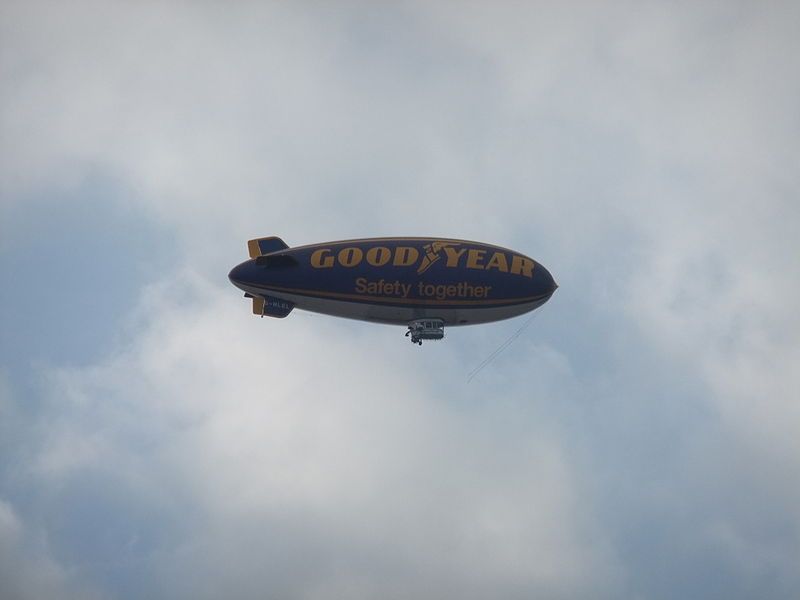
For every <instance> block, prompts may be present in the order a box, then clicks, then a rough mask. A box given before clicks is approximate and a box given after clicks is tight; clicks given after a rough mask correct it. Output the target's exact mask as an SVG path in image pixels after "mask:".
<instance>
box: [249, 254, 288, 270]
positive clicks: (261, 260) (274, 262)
mask: <svg viewBox="0 0 800 600" xmlns="http://www.w3.org/2000/svg"><path fill="white" fill-rule="evenodd" d="M256 264H257V265H258V266H259V267H294V266H296V265H297V259H296V258H295V257H294V256H290V255H288V254H268V255H267V256H259V257H258V258H256Z"/></svg>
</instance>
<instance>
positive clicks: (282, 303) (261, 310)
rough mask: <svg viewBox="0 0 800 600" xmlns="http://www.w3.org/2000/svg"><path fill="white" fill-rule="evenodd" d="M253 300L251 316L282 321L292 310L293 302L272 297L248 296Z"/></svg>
mask: <svg viewBox="0 0 800 600" xmlns="http://www.w3.org/2000/svg"><path fill="white" fill-rule="evenodd" d="M246 295H247V296H250V294H246ZM250 297H251V298H252V299H253V314H254V315H261V316H262V317H264V316H266V317H277V318H278V319H283V318H284V317H285V316H287V315H288V314H289V313H290V312H292V309H293V308H294V302H289V301H288V300H281V299H280V298H273V297H272V296H250Z"/></svg>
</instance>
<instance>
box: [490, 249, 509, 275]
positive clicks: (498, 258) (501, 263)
mask: <svg viewBox="0 0 800 600" xmlns="http://www.w3.org/2000/svg"><path fill="white" fill-rule="evenodd" d="M489 269H498V270H499V271H502V272H503V273H508V261H507V260H506V255H505V254H504V253H503V252H495V253H494V254H492V258H490V259H489V262H488V263H486V270H487V271H488V270H489Z"/></svg>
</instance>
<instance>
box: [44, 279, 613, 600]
mask: <svg viewBox="0 0 800 600" xmlns="http://www.w3.org/2000/svg"><path fill="white" fill-rule="evenodd" d="M228 291H229V290H227V289H220V288H218V287H215V286H213V285H210V284H209V283H208V282H205V281H204V280H202V279H201V278H198V277H197V276H196V275H193V274H191V273H187V274H186V275H185V277H182V278H180V279H178V280H177V281H176V282H174V283H172V284H169V285H165V286H161V287H159V288H157V289H153V290H151V291H150V293H149V294H148V298H147V300H146V304H149V308H148V310H147V311H146V314H147V317H146V318H147V323H145V324H144V325H143V328H142V329H141V332H140V335H139V336H137V340H136V342H135V344H134V346H133V347H131V348H130V349H129V350H127V351H125V352H123V353H121V354H119V355H118V356H115V357H113V358H111V359H109V360H108V361H106V362H105V363H103V364H100V365H97V366H94V367H90V368H87V369H78V370H74V369H70V370H61V371H59V372H57V373H55V374H54V375H53V379H52V380H51V383H50V389H51V392H50V399H49V402H50V403H51V406H52V409H51V411H50V414H51V415H54V414H55V415H57V416H51V419H50V420H49V423H48V424H47V426H46V427H44V428H43V430H42V431H41V432H40V436H39V437H37V439H36V446H37V450H38V451H37V457H36V460H35V461H32V464H31V468H32V473H30V475H31V476H32V477H34V478H35V479H36V486H37V487H39V486H40V487H41V489H44V490H48V493H47V496H48V499H47V501H46V503H45V504H46V505H45V506H43V507H41V509H42V510H44V511H45V512H46V513H50V514H51V517H50V518H51V519H53V520H55V521H56V522H62V521H63V522H64V525H63V529H62V531H61V536H60V538H61V539H59V540H57V542H56V548H55V554H56V555H57V556H58V557H59V559H60V560H61V561H63V562H65V564H68V565H70V566H72V567H78V566H81V567H83V568H84V569H88V570H90V571H99V572H100V573H102V574H103V577H102V578H103V579H104V580H106V581H109V585H110V586H111V587H112V589H113V588H115V587H117V586H119V585H120V580H121V579H122V578H124V577H125V572H126V571H129V570H131V569H134V570H135V569H136V565H137V564H139V563H145V564H147V565H149V567H150V568H153V569H155V570H156V571H157V572H158V576H157V578H156V581H155V582H153V583H152V584H150V585H152V586H153V589H152V590H150V591H151V592H152V591H153V590H158V589H168V590H171V592H170V595H177V596H183V595H187V596H188V595H192V596H201V597H215V596H217V595H218V594H220V593H223V591H225V590H228V593H229V594H233V595H234V596H235V597H248V596H249V595H251V594H254V593H256V590H259V589H265V590H270V593H275V594H277V595H281V596H290V597H306V596H309V597H314V596H317V595H321V594H329V593H330V592H331V590H333V591H338V592H339V593H342V594H345V595H349V596H353V597H362V596H371V595H373V594H375V593H378V592H380V591H383V592H384V593H387V594H388V595H390V596H398V597H399V596H404V595H406V594H407V593H409V592H412V591H415V592H416V593H418V594H421V595H445V596H450V595H455V594H457V595H461V596H466V597H479V596H483V595H485V594H486V593H488V592H489V590H494V591H497V590H501V591H503V590H504V591H505V592H506V593H507V594H508V595H516V594H521V595H522V594H527V593H528V592H530V591H532V590H539V591H541V592H542V593H545V594H554V595H565V594H566V595H575V594H580V595H583V594H585V593H588V591H589V590H596V589H597V588H598V586H600V587H601V588H604V587H606V586H608V585H611V584H613V583H614V579H615V578H616V577H617V573H616V570H615V567H614V564H613V563H614V561H613V556H612V555H611V552H610V549H609V548H608V547H605V545H604V544H603V543H602V541H599V539H598V538H599V536H597V533H596V528H597V523H596V522H595V521H594V519H593V517H592V515H591V513H590V512H587V511H586V510H585V507H583V506H581V502H580V500H579V497H578V494H579V490H580V483H579V482H577V481H576V480H575V473H574V472H573V470H572V468H571V467H570V465H569V463H568V460H567V457H566V456H565V454H564V450H563V449H562V448H561V447H560V446H561V444H560V442H559V441H558V440H557V439H555V438H554V436H553V432H552V431H551V430H549V428H548V427H546V426H537V425H536V424H535V420H534V419H533V415H530V416H527V417H525V418H526V423H527V425H526V426H525V427H520V426H519V425H514V424H512V423H510V422H508V421H507V419H512V418H513V415H514V414H515V413H516V412H517V411H519V410H522V407H521V406H520V404H519V403H520V402H522V399H521V398H519V397H518V396H517V395H516V394H515V393H513V392H510V393H509V394H508V397H507V398H506V402H507V403H508V404H507V405H506V406H507V408H506V410H505V411H500V412H499V413H497V412H495V416H494V419H499V421H497V422H495V423H494V426H493V427H492V428H491V429H487V428H486V427H485V426H484V424H483V416H482V414H481V411H479V412H477V413H476V414H473V413H470V412H464V411H463V409H462V407H461V406H460V405H459V403H457V402H454V401H453V399H452V398H450V397H448V396H446V395H445V396H443V397H440V396H439V395H438V394H436V393H433V394H432V393H431V391H430V389H431V387H435V382H433V383H432V381H431V380H432V379H436V378H439V377H442V376H443V372H444V377H445V378H452V377H454V376H456V373H459V372H460V371H461V369H460V368H458V367H457V366H456V365H454V364H452V361H451V359H450V358H448V357H447V356H446V355H440V356H439V358H438V359H436V358H435V359H434V361H435V362H434V363H433V364H432V365H426V364H425V363H424V362H421V361H423V357H422V356H421V355H420V354H419V353H413V352H410V350H409V348H408V347H406V346H407V345H406V344H403V345H400V344H387V343H386V342H385V340H383V339H379V340H376V339H370V338H371V336H364V339H363V340H362V343H361V344H353V342H352V337H351V336H348V335H345V332H346V329H345V328H344V327H343V326H341V325H339V324H338V323H336V322H335V321H330V320H325V319H316V320H312V319H303V318H298V319H297V320H296V321H297V322H296V323H295V324H294V326H293V327H291V329H290V328H289V327H287V326H286V324H285V322H280V323H278V324H273V323H272V322H269V323H266V322H264V321H260V320H259V321H256V322H255V325H258V326H256V327H254V322H253V320H252V318H251V315H248V314H247V313H246V311H244V310H242V309H243V308H244V307H243V306H239V305H237V304H236V303H231V302H230V297H229V296H230V295H229V294H228ZM187 292H188V293H189V296H190V297H193V298H202V299H203V300H200V301H195V302H190V303H189V304H188V305H186V304H184V303H183V302H182V301H180V298H181V297H182V296H183V295H184V294H186V293H187ZM318 321H321V322H318ZM389 331H392V330H389ZM266 336H269V337H266ZM220 347H224V348H226V351H225V352H219V350H218V349H219V348H220ZM414 349H415V348H411V350H414ZM332 357H339V359H337V360H334V359H333V358H332ZM543 358H544V362H546V360H547V358H546V356H545V357H543ZM431 367H433V369H431ZM454 370H455V371H456V373H454V372H453V371H454ZM409 373H416V375H415V376H409ZM437 373H438V375H437ZM462 385H463V384H462ZM461 401H462V402H473V403H474V402H481V399H480V396H477V397H476V394H475V393H474V392H469V391H468V390H466V389H465V393H463V395H462V396H461ZM484 401H485V400H484ZM526 410H529V409H526ZM84 515H85V516H87V517H88V515H92V517H91V521H89V522H84V521H83V519H84ZM77 521H81V522H82V527H89V528H90V531H81V532H80V533H78V532H77V531H70V529H72V528H74V527H75V526H76V524H75V525H70V524H71V523H76V522H77ZM74 546H77V547H78V548H80V549H81V553H80V554H81V558H80V559H79V558H78V557H77V556H75V554H74V553H73V550H74ZM107 556H116V557H117V559H116V560H115V561H114V562H113V563H110V564H109V563H106V558H105V557H107ZM73 561H83V562H79V563H78V564H74V563H73ZM86 562H89V563H90V564H86ZM198 566H201V568H199V570H198V571H196V572H194V574H193V575H192V576H191V577H189V578H188V579H187V578H185V577H186V576H187V575H188V573H187V572H186V571H185V569H192V570H193V571H194V570H197V569H198ZM243 574H246V577H247V581H246V582H245V583H243V584H241V583H240V577H241V576H242V575H243ZM140 585H144V584H140ZM128 593H130V590H126V594H125V595H127V594H128Z"/></svg>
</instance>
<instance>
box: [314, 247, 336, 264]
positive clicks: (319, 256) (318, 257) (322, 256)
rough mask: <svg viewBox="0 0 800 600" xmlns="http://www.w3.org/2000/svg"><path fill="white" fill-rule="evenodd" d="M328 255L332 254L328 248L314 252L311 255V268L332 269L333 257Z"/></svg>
mask: <svg viewBox="0 0 800 600" xmlns="http://www.w3.org/2000/svg"><path fill="white" fill-rule="evenodd" d="M328 254H330V249H328V248H320V249H319V250H314V253H313V254H312V255H311V266H312V267H314V268H315V269H327V268H329V267H332V266H333V256H327V255H328Z"/></svg>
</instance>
